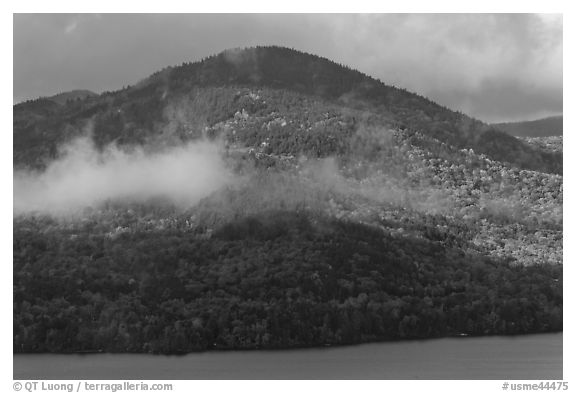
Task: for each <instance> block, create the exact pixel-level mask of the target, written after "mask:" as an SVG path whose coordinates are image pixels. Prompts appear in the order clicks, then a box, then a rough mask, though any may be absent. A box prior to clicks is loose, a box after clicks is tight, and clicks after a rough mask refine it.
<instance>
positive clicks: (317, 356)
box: [14, 333, 562, 380]
mask: <svg viewBox="0 0 576 393" xmlns="http://www.w3.org/2000/svg"><path fill="white" fill-rule="evenodd" d="M14 379H507V380H510V379H543V380H550V379H555V380H561V379H562V333H551V334H535V335H526V336H516V337H501V336H494V337H471V338H468V337H466V338H443V339H434V340H422V341H402V342H386V343H375V344H362V345H356V346H348V347H332V348H315V349H296V350H283V351H234V352H232V351H226V352H224V351H223V352H205V353H196V354H190V355H185V356H165V355H148V354H86V355H76V354H74V355H54V354H40V355H29V354H26V355H14Z"/></svg>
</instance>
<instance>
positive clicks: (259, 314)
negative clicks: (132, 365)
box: [14, 211, 562, 353]
mask: <svg viewBox="0 0 576 393" xmlns="http://www.w3.org/2000/svg"><path fill="white" fill-rule="evenodd" d="M36 224H39V222H36ZM28 225H31V222H30V221H29V222H28ZM30 229H31V228H30V227H29V226H28V227H27V226H26V225H24V224H23V223H22V225H17V226H16V229H15V232H14V261H15V263H14V266H15V271H14V304H15V314H14V351H15V352H77V351H105V352H155V353H185V352H190V351H198V350H206V349H240V348H242V349H254V348H290V347H299V346H315V345H328V344H330V345H332V344H334V345H335V344H351V343H359V342H367V341H379V340H395V339H410V338H429V337H441V336H447V335H456V334H468V335H486V334H519V333H537V332H550V331H561V330H562V266H561V265H552V264H541V265H532V266H522V265H519V264H513V263H510V262H506V261H501V260H494V259H490V258H487V257H485V256H481V255H473V254H465V253H463V252H462V251H461V250H459V249H457V248H450V247H442V246H441V245H440V244H439V243H437V242H435V241H432V240H430V239H406V238H402V237H393V236H390V235H387V234H386V233H384V232H382V231H381V230H379V229H375V228H373V227H370V226H366V225H361V224H357V223H352V222H347V221H342V220H335V219H330V218H325V217H324V218H322V217H311V216H309V215H307V214H303V213H295V212H283V211H276V212H270V213H267V214H262V215H257V216H251V217H247V218H243V219H239V220H236V221H232V222H229V223H227V224H225V225H223V226H221V227H220V228H219V229H218V230H217V231H215V232H214V233H213V236H212V237H211V238H210V239H203V238H201V237H197V236H192V235H191V234H190V233H187V232H185V231H155V232H152V233H134V234H129V233H124V234H119V235H118V236H117V237H113V238H112V237H110V236H107V235H106V234H104V233H98V232H97V231H95V230H94V229H95V228H94V227H93V226H91V225H87V226H86V227H85V228H84V229H83V230H82V231H78V230H76V231H74V233H75V235H74V236H71V235H69V234H67V233H66V231H55V232H52V233H49V234H42V233H39V232H31V231H30ZM431 237H433V236H432V235H431Z"/></svg>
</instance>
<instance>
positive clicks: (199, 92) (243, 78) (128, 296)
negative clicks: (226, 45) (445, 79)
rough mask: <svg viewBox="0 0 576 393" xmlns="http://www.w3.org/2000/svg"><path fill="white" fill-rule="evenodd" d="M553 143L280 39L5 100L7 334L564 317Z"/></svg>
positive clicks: (342, 328) (85, 339)
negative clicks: (10, 330) (113, 84)
mask: <svg viewBox="0 0 576 393" xmlns="http://www.w3.org/2000/svg"><path fill="white" fill-rule="evenodd" d="M64 97H65V95H64ZM561 147H562V143H561V140H560V142H559V143H557V141H544V142H543V141H541V140H520V139H517V138H514V137H512V136H509V135H506V134H503V133H501V132H499V131H498V130H497V129H495V128H494V127H491V126H489V125H486V124H483V123H481V122H479V121H477V120H474V119H471V118H469V117H467V116H465V115H463V114H461V113H457V112H453V111H450V110H449V109H447V108H443V107H441V106H439V105H437V104H435V103H433V102H431V101H429V100H427V99H426V98H424V97H420V96H418V95H415V94H412V93H410V92H407V91H406V90H403V89H399V88H396V87H392V86H387V85H385V84H383V83H381V82H380V81H378V80H375V79H373V78H371V77H369V76H366V75H363V74H361V73H359V72H357V71H354V70H351V69H349V68H348V67H345V66H341V65H338V64H335V63H333V62H330V61H329V60H327V59H323V58H320V57H318V56H315V55H310V54H305V53H301V52H297V51H294V50H291V49H287V48H278V47H256V48H249V49H247V50H230V51H226V52H223V53H221V54H219V55H215V56H211V57H209V58H207V59H204V60H202V61H201V62H197V63H186V64H182V65H181V66H178V67H169V68H167V69H164V70H161V71H159V72H158V73H155V74H154V75H152V76H151V77H149V78H146V79H145V80H143V81H141V82H139V83H138V84H136V85H134V86H129V87H125V88H123V89H122V90H118V91H115V92H106V93H103V94H101V95H92V94H86V95H81V96H78V97H74V98H73V99H67V100H65V101H63V100H56V101H54V100H50V99H45V98H43V99H38V100H34V101H28V102H25V103H22V104H18V105H15V106H14V167H15V171H14V190H15V194H14V198H15V205H14V208H15V211H14V213H15V214H14V221H13V222H14V242H13V253H14V261H13V266H14V322H13V323H14V337H13V340H14V351H15V352H75V351H109V352H127V351H128V352H155V353H183V352H189V351H195V350H206V349H237V348H287V347H299V346H312V345H332V344H350V343H358V342H367V341H375V340H394V339H409V338H427V337H441V336H447V335H458V334H468V335H483V334H521V333H537V332H548V331H559V330H562V304H563V299H562V285H563V269H562V239H563V217H562V210H563V206H562V203H563V178H562V148H561Z"/></svg>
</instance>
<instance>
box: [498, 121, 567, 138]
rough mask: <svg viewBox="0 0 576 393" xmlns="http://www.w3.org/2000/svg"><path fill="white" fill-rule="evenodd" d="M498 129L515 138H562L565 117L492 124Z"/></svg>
mask: <svg viewBox="0 0 576 393" xmlns="http://www.w3.org/2000/svg"><path fill="white" fill-rule="evenodd" d="M492 125H493V126H494V127H496V128H497V129H499V130H501V131H504V132H505V133H507V134H510V135H513V136H528V137H545V136H562V132H563V117H562V116H551V117H545V118H543V119H538V120H532V121H519V122H511V123H495V124H492Z"/></svg>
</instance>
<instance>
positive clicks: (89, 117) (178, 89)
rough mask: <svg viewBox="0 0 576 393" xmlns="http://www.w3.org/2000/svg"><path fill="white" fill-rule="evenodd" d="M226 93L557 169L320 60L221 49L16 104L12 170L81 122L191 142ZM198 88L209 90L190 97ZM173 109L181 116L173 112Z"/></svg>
mask: <svg viewBox="0 0 576 393" xmlns="http://www.w3.org/2000/svg"><path fill="white" fill-rule="evenodd" d="M231 86H239V87H242V86H246V87H254V88H257V87H263V88H264V87H265V88H267V89H272V90H275V91H281V92H287V91H290V92H293V93H298V95H299V96H302V97H309V98H314V97H315V98H317V99H319V100H321V101H323V102H328V103H330V104H331V105H337V106H340V107H343V108H345V110H344V112H346V111H348V110H354V111H356V112H357V113H358V114H359V115H361V116H364V115H363V114H367V115H372V114H376V115H378V116H380V117H382V118H383V120H384V124H385V125H390V126H393V127H396V128H403V129H409V130H412V131H420V132H423V133H425V134H426V135H428V136H431V137H434V138H436V139H438V140H440V141H442V142H445V143H449V144H451V145H453V146H455V147H458V148H468V149H474V151H476V152H478V153H483V154H486V155H487V156H489V157H490V158H492V159H495V160H498V161H504V162H509V163H512V164H514V165H516V166H519V167H520V168H522V169H530V170H540V171H545V172H551V173H561V172H562V157H561V155H559V154H551V153H548V152H542V151H539V150H537V149H534V148H532V147H530V146H528V145H526V144H524V143H522V142H521V141H518V140H516V139H515V138H512V137H510V136H508V135H507V134H504V133H501V132H499V131H498V130H496V129H494V128H493V127H491V126H489V125H487V124H484V123H482V122H480V121H477V120H475V119H472V118H469V117H468V116H466V115H463V114H461V113H457V112H453V111H451V110H449V109H447V108H444V107H441V106H439V105H437V104H435V103H434V102H432V101H430V100H428V99H426V98H424V97H421V96H418V95H416V94H413V93H410V92H408V91H406V90H403V89H399V88H396V87H392V86H388V85H385V84H384V83H382V82H380V81H378V80H375V79H373V78H371V77H369V76H367V75H364V74H362V73H360V72H358V71H355V70H352V69H350V68H347V67H345V66H341V65H338V64H336V63H334V62H331V61H329V60H327V59H324V58H321V57H318V56H315V55H311V54H306V53H302V52H298V51H295V50H292V49H287V48H280V47H256V48H249V49H243V50H229V51H225V52H223V53H220V54H218V55H215V56H211V57H209V58H206V59H204V60H202V61H199V62H195V63H186V64H182V65H181V66H178V67H171V68H167V69H164V70H162V71H160V72H158V73H156V74H154V75H152V76H151V77H149V78H147V79H145V80H143V81H141V82H140V83H138V84H136V85H135V86H132V87H128V88H125V89H123V90H121V91H116V92H109V93H103V94H101V95H100V96H98V97H88V98H86V99H85V100H83V101H81V102H74V103H70V105H66V106H65V107H64V108H55V109H54V108H52V109H50V108H48V109H46V110H44V112H42V113H43V114H42V113H39V112H38V110H37V108H36V107H37V106H38V105H39V104H38V103H23V104H19V105H16V106H15V107H14V165H15V166H17V167H23V166H33V167H42V166H43V165H45V164H46V162H47V161H49V160H51V159H53V158H54V157H55V156H56V155H57V146H58V145H59V144H61V143H63V142H65V141H67V140H69V139H70V138H71V137H73V136H75V135H77V134H78V133H80V132H82V130H84V132H85V126H86V125H87V124H88V123H89V124H90V129H91V132H92V133H93V135H94V138H95V139H96V140H97V142H98V143H99V144H100V145H101V146H103V145H106V144H108V143H110V142H112V141H115V142H116V143H120V144H127V145H131V144H144V143H148V142H149V141H150V140H154V141H156V142H157V141H158V138H159V134H160V133H161V131H160V130H162V129H165V128H166V127H167V126H168V127H171V126H172V124H173V122H174V120H175V119H174V117H175V116H173V115H174V114H175V113H177V117H178V120H184V121H186V122H188V123H191V124H190V126H191V127H192V128H193V129H194V133H195V134H194V135H197V134H198V133H199V132H200V130H201V129H202V128H203V127H204V126H212V125H214V124H215V123H216V122H218V121H221V120H224V119H225V118H226V117H229V116H231V115H233V114H234V113H235V112H236V111H241V110H242V103H241V102H238V101H237V100H235V99H234V95H232V94H230V93H231V91H230V89H228V90H226V89H227V88H229V87H231ZM202 89H204V90H206V89H210V91H211V92H210V93H209V94H208V95H205V94H201V95H199V94H198V92H199V91H202ZM281 101H282V98H281V99H280V104H283V103H282V102H281ZM183 102H185V103H186V111H185V112H184V113H183V114H180V112H181V111H174V110H173V109H174V108H175V107H179V106H181V105H182V103H183ZM267 109H268V111H270V112H272V111H273V110H274V109H275V108H273V107H270V105H268V108H267ZM286 109H287V110H288V111H290V110H291V109H290V108H286ZM247 110H248V109H247ZM286 115H290V113H286ZM182 116H187V117H188V118H187V119H182ZM356 117H358V116H356ZM31 118H34V121H31V120H30V119H31ZM348 130H349V131H351V132H354V131H356V130H357V127H355V126H354V125H353V124H351V125H349V126H348ZM176 131H178V132H182V129H181V128H180V129H176ZM180 137H182V135H180ZM303 148H304V149H309V148H310V146H303Z"/></svg>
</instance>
